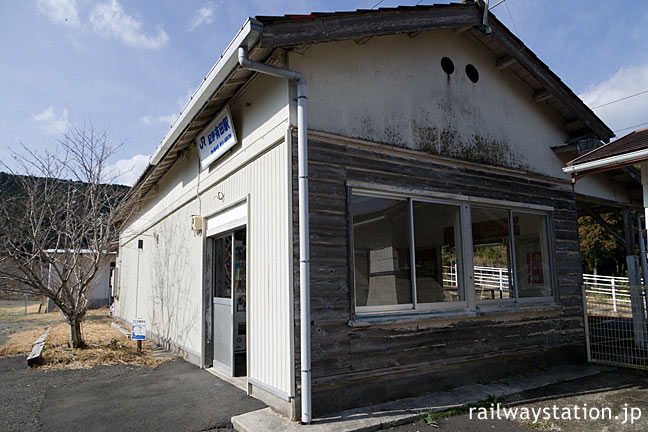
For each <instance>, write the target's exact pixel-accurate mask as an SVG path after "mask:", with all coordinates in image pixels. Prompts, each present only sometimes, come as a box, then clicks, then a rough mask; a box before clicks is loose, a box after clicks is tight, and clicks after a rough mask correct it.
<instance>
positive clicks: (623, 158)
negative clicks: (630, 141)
mask: <svg viewBox="0 0 648 432" xmlns="http://www.w3.org/2000/svg"><path fill="white" fill-rule="evenodd" d="M646 159H648V148H647V149H643V150H637V151H633V152H630V153H626V154H622V155H617V156H610V157H606V158H603V159H599V160H595V161H591V162H584V163H581V164H576V165H572V166H568V167H565V168H563V169H562V170H563V172H564V173H565V174H574V173H578V172H583V171H590V170H593V169H597V168H605V167H608V166H610V168H612V167H611V165H618V164H625V165H632V164H633V163H636V162H641V161H643V160H646Z"/></svg>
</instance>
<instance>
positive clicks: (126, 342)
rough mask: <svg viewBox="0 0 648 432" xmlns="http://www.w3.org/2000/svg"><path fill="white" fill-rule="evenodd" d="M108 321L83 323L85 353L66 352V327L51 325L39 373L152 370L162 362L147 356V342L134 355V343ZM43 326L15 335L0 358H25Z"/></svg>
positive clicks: (149, 349)
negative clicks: (118, 368)
mask: <svg viewBox="0 0 648 432" xmlns="http://www.w3.org/2000/svg"><path fill="white" fill-rule="evenodd" d="M111 322H112V321H111V319H110V318H103V319H99V320H93V321H85V322H84V323H83V324H82V332H83V337H84V340H85V342H86V344H88V348H85V349H71V348H68V341H69V340H70V327H69V326H68V325H67V323H65V322H59V323H56V324H52V326H51V329H50V332H49V336H48V337H47V341H46V343H45V349H44V350H43V361H42V364H41V365H40V366H38V367H39V369H87V368H91V367H94V366H100V365H119V364H129V365H137V366H148V367H156V366H158V365H159V364H160V363H162V362H164V361H165V360H162V359H157V358H155V357H153V355H152V354H151V348H150V346H149V344H148V343H147V342H144V343H143V344H142V352H141V353H138V352H137V342H134V341H131V340H130V339H128V338H127V337H126V336H124V335H123V334H122V333H121V332H119V330H117V329H116V328H114V327H112V326H111V325H110V323H111ZM45 330H47V326H38V327H34V328H32V329H29V330H25V331H22V332H19V333H15V334H13V335H12V336H11V338H10V339H9V341H8V342H7V343H6V344H4V345H3V346H2V347H0V356H1V357H10V356H17V355H26V354H29V352H30V351H31V349H32V344H33V342H34V341H35V340H36V339H38V337H39V336H40V335H42V334H43V333H45Z"/></svg>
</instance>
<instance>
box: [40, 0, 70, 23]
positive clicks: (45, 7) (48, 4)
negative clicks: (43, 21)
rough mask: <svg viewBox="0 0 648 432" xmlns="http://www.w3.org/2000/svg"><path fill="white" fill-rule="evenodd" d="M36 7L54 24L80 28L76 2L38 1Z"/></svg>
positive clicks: (63, 0)
mask: <svg viewBox="0 0 648 432" xmlns="http://www.w3.org/2000/svg"><path fill="white" fill-rule="evenodd" d="M36 6H37V7H38V10H40V11H41V12H42V13H44V14H45V15H47V17H48V18H49V19H50V21H52V22H55V23H61V24H67V25H69V26H71V27H78V26H79V13H78V11H77V5H76V0H38V1H37V2H36Z"/></svg>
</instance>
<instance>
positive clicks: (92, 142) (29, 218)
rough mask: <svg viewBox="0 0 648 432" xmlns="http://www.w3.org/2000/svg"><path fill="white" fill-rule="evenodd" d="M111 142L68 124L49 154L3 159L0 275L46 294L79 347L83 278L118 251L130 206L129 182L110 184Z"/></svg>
mask: <svg viewBox="0 0 648 432" xmlns="http://www.w3.org/2000/svg"><path fill="white" fill-rule="evenodd" d="M117 148H118V146H112V145H111V144H110V143H109V142H108V139H107V135H106V133H105V132H98V131H96V130H95V129H94V128H93V127H92V126H90V127H85V126H84V127H83V128H75V127H72V129H71V131H70V132H69V133H68V134H66V135H65V136H64V137H63V138H62V139H60V140H59V145H58V146H57V149H56V151H55V152H48V151H45V152H37V151H34V150H32V149H30V148H28V147H26V146H23V151H22V152H21V154H18V153H14V154H13V159H14V163H15V167H14V168H11V169H10V168H9V167H7V166H6V165H5V168H6V169H7V170H8V171H9V172H10V173H11V174H12V175H11V176H6V180H5V181H4V183H3V184H0V193H1V195H0V196H2V199H0V219H3V222H0V229H1V230H2V232H1V233H0V234H2V235H1V236H0V279H4V280H5V281H11V282H13V285H12V286H14V287H15V286H21V287H22V289H23V290H25V291H29V292H32V293H39V294H42V295H44V296H46V297H48V298H49V299H51V300H52V301H53V302H54V303H55V304H56V306H57V307H58V308H59V309H60V310H61V312H62V313H63V314H64V315H65V317H66V319H67V321H68V323H69V325H70V339H71V345H72V347H74V348H83V347H85V345H86V344H85V342H84V339H83V335H82V333H81V323H82V321H83V319H84V317H85V315H86V312H87V308H88V302H89V301H88V294H89V293H88V291H89V289H90V287H91V284H90V282H91V281H92V279H93V277H94V276H95V274H96V273H97V271H98V270H99V269H100V266H101V265H103V264H105V256H106V253H107V252H109V251H111V250H113V251H114V250H116V249H117V245H118V241H119V226H120V222H121V221H123V220H124V219H125V218H127V217H128V213H129V212H130V210H131V209H132V208H133V206H132V205H130V204H127V201H129V200H127V199H124V197H125V196H126V194H127V193H128V188H127V187H118V186H115V185H112V184H109V182H110V181H111V180H112V179H111V178H110V176H111V175H114V173H110V172H107V171H106V170H107V168H108V159H109V158H110V157H111V156H112V155H113V154H114V153H115V151H116V150H117ZM10 189H11V190H10ZM132 202H133V201H132V200H130V203H131V204H132Z"/></svg>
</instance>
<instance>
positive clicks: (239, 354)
mask: <svg viewBox="0 0 648 432" xmlns="http://www.w3.org/2000/svg"><path fill="white" fill-rule="evenodd" d="M213 247H214V251H213V257H214V263H213V264H214V265H213V271H214V273H213V278H212V280H213V294H214V297H213V316H214V321H213V323H214V326H213V329H214V330H213V335H214V341H213V343H214V367H215V368H217V369H219V370H220V371H221V372H224V373H226V374H228V375H230V376H246V375H247V341H246V310H247V278H246V274H247V238H246V231H245V227H243V228H240V229H237V230H235V231H231V232H228V233H226V234H225V235H220V236H218V237H217V238H215V239H214V241H213Z"/></svg>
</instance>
